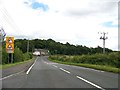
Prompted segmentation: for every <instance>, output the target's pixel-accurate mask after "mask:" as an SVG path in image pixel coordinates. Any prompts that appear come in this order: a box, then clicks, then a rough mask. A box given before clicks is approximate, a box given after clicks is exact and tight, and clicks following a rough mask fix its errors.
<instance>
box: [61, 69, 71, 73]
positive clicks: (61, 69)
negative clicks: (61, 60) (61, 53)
mask: <svg viewBox="0 0 120 90" xmlns="http://www.w3.org/2000/svg"><path fill="white" fill-rule="evenodd" d="M60 70H62V71H64V72H66V73H69V74H70V72H69V71H67V70H65V69H63V68H60Z"/></svg>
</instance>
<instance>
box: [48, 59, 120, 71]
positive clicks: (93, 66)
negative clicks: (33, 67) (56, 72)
mask: <svg viewBox="0 0 120 90" xmlns="http://www.w3.org/2000/svg"><path fill="white" fill-rule="evenodd" d="M48 59H49V60H50V61H53V62H56V63H60V64H66V65H74V66H81V67H86V68H92V69H96V70H102V71H107V72H113V73H120V69H119V68H114V67H111V66H104V65H93V64H82V63H71V62H62V61H58V60H52V59H50V58H48Z"/></svg>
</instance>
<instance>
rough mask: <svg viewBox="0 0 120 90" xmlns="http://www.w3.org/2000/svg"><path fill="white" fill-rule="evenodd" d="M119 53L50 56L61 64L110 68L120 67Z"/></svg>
mask: <svg viewBox="0 0 120 90" xmlns="http://www.w3.org/2000/svg"><path fill="white" fill-rule="evenodd" d="M119 56H120V53H118V52H112V53H108V54H99V53H97V54H93V55H81V56H65V55H63V56H62V55H53V56H50V58H51V59H53V60H59V61H62V62H72V63H83V64H94V65H106V66H112V67H117V68H119V67H120V57H119Z"/></svg>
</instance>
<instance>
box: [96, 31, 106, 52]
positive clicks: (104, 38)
mask: <svg viewBox="0 0 120 90" xmlns="http://www.w3.org/2000/svg"><path fill="white" fill-rule="evenodd" d="M98 33H99V32H98ZM100 34H103V36H101V37H100V39H102V40H103V53H105V40H106V39H108V37H106V36H105V35H106V34H108V33H105V32H102V33H100Z"/></svg>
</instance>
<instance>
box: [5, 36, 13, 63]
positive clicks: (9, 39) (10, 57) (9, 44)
mask: <svg viewBox="0 0 120 90" xmlns="http://www.w3.org/2000/svg"><path fill="white" fill-rule="evenodd" d="M6 52H7V53H8V63H13V53H14V37H6Z"/></svg>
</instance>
